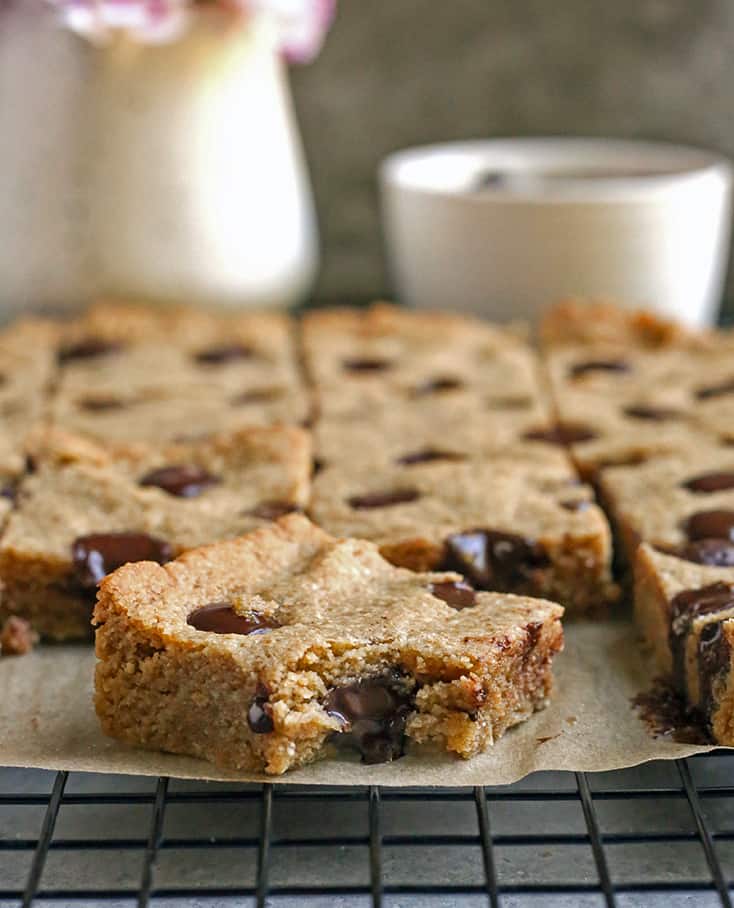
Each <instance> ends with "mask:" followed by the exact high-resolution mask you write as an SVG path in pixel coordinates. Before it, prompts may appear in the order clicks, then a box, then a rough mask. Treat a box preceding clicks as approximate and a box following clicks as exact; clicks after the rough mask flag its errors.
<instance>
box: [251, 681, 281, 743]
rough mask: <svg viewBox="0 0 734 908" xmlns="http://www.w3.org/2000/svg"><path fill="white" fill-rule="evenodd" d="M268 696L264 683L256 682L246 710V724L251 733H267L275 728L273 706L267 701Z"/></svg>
mask: <svg viewBox="0 0 734 908" xmlns="http://www.w3.org/2000/svg"><path fill="white" fill-rule="evenodd" d="M269 697H270V693H269V691H268V689H267V687H265V685H264V684H258V686H257V688H256V689H255V696H254V697H253V699H252V703H250V708H249V709H248V710H247V724H248V725H249V726H250V731H252V732H253V734H256V735H267V734H270V732H271V731H273V729H274V728H275V725H274V723H273V708H272V706H271V705H270V703H269V702H268V698H269Z"/></svg>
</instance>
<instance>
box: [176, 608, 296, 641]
mask: <svg viewBox="0 0 734 908" xmlns="http://www.w3.org/2000/svg"><path fill="white" fill-rule="evenodd" d="M186 623H187V624H189V625H191V627H195V628H196V630H197V631H207V632H208V633H210V634H242V635H243V636H249V635H250V634H266V633H267V632H268V631H271V630H273V628H276V627H280V626H281V625H280V624H279V623H278V622H277V621H276V620H275V619H274V618H271V617H269V616H268V615H258V614H257V613H256V612H250V613H249V614H247V615H239V614H237V612H236V611H235V610H234V609H233V608H232V604H231V603H230V602H211V603H209V605H202V606H201V608H197V609H196V610H195V611H193V612H192V613H191V614H190V615H189V617H188V618H187V619H186Z"/></svg>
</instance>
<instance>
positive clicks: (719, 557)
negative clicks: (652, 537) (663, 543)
mask: <svg viewBox="0 0 734 908" xmlns="http://www.w3.org/2000/svg"><path fill="white" fill-rule="evenodd" d="M658 549H659V550H660V551H662V552H664V553H665V554H667V555H676V556H677V557H678V558H683V559H684V560H685V561H692V562H693V563H694V564H708V565H712V566H714V567H734V542H730V541H729V540H728V539H697V540H696V541H695V542H688V543H686V544H685V545H682V546H680V547H678V548H675V549H664V548H662V547H660V546H658Z"/></svg>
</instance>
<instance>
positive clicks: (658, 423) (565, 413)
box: [542, 303, 734, 478]
mask: <svg viewBox="0 0 734 908" xmlns="http://www.w3.org/2000/svg"><path fill="white" fill-rule="evenodd" d="M542 335H543V337H544V338H545V342H546V349H545V362H546V367H547V369H548V373H549V378H550V383H551V388H552V392H553V396H554V400H555V406H556V411H557V417H558V420H559V427H558V437H559V441H561V442H563V443H565V444H567V445H568V446H569V448H570V450H571V452H572V455H573V457H574V460H575V462H576V463H577V465H578V467H579V469H580V470H581V472H582V473H583V474H584V475H585V476H586V477H588V478H594V477H595V476H596V474H597V472H598V471H599V470H600V469H601V468H603V467H605V466H608V465H615V464H625V463H636V462H641V461H643V460H647V459H650V458H654V457H657V456H660V455H663V456H664V455H666V454H669V453H672V452H675V451H676V450H678V449H679V448H681V447H684V446H686V445H687V444H688V443H690V441H691V438H692V436H693V435H696V436H697V437H700V438H708V439H709V440H710V443H716V441H717V440H718V439H719V438H720V437H724V436H725V434H726V425H727V423H726V419H725V414H723V413H720V414H719V415H718V416H717V412H718V411H719V409H720V408H721V407H728V406H732V415H734V404H731V402H730V401H728V400H727V394H726V393H725V392H724V391H723V390H722V389H723V387H724V385H725V384H726V382H727V380H732V388H734V372H733V371H732V368H731V366H730V365H727V363H729V364H730V363H731V355H732V352H734V347H733V346H732V340H731V338H730V337H729V336H728V335H726V334H716V333H714V332H694V331H686V330H685V329H683V328H681V327H679V326H677V325H674V324H673V323H670V322H666V321H663V320H661V319H656V318H655V317H653V316H651V315H646V314H644V313H636V312H629V311H625V310H622V309H616V308H615V307H613V306H608V305H592V304H587V305H583V304H581V303H572V304H564V305H561V306H559V307H556V308H555V309H554V310H552V311H551V312H550V313H549V315H548V317H547V319H546V320H545V323H544V325H543V328H542ZM717 388H718V389H719V392H718V393H716V389H717ZM733 393H734V392H733ZM732 400H734V398H732Z"/></svg>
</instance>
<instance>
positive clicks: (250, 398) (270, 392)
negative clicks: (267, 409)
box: [231, 388, 284, 407]
mask: <svg viewBox="0 0 734 908" xmlns="http://www.w3.org/2000/svg"><path fill="white" fill-rule="evenodd" d="M283 394H284V391H283V389H282V388H252V390H250V391H244V392H243V393H242V394H238V395H237V396H236V397H233V398H232V400H231V403H232V404H234V406H236V407H242V406H245V405H246V404H264V403H268V402H269V401H271V400H277V399H278V398H279V397H282V396H283Z"/></svg>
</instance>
